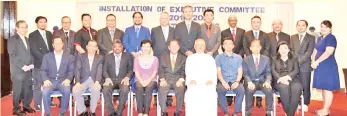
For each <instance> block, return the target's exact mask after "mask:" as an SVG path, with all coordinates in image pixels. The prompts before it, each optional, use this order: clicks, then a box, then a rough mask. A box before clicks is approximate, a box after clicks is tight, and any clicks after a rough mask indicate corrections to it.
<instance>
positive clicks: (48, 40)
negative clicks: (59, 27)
mask: <svg viewBox="0 0 347 116" xmlns="http://www.w3.org/2000/svg"><path fill="white" fill-rule="evenodd" d="M45 32H46V39H47V44H48V48H49V49H48V51H50V50H51V49H52V47H51V46H52V39H48V38H49V37H48V31H45Z"/></svg>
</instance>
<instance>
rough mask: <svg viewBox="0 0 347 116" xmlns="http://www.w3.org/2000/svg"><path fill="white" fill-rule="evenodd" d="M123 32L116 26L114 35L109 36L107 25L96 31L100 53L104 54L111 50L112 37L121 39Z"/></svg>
mask: <svg viewBox="0 0 347 116" xmlns="http://www.w3.org/2000/svg"><path fill="white" fill-rule="evenodd" d="M123 35H124V32H123V31H122V30H120V29H118V28H116V29H115V32H114V36H113V38H111V34H110V30H108V28H107V27H105V28H103V29H100V30H99V31H98V46H99V48H100V53H101V55H106V54H108V53H109V52H110V51H112V41H113V40H114V39H120V40H121V39H122V38H123Z"/></svg>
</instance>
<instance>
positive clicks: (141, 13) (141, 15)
mask: <svg viewBox="0 0 347 116" xmlns="http://www.w3.org/2000/svg"><path fill="white" fill-rule="evenodd" d="M136 14H140V15H141V18H143V15H142V13H141V12H134V13H133V18H134V17H135V15H136Z"/></svg>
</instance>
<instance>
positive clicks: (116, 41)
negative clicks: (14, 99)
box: [112, 38, 123, 45]
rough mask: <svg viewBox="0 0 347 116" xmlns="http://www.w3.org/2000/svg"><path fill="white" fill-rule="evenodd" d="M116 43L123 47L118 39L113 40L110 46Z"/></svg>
mask: <svg viewBox="0 0 347 116" xmlns="http://www.w3.org/2000/svg"><path fill="white" fill-rule="evenodd" d="M116 43H119V44H122V45H123V43H122V41H121V40H120V39H117V38H116V39H114V40H113V42H112V45H113V44H116Z"/></svg>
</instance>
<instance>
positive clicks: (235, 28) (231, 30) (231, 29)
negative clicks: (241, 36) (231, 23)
mask: <svg viewBox="0 0 347 116" xmlns="http://www.w3.org/2000/svg"><path fill="white" fill-rule="evenodd" d="M229 29H230V32H231V34H232V33H233V29H234V33H235V35H236V30H237V27H234V28H232V27H229Z"/></svg>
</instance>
